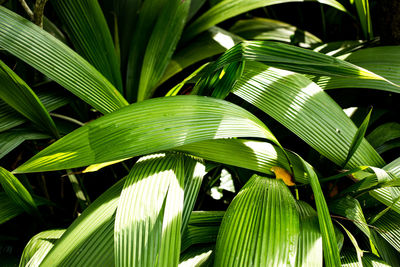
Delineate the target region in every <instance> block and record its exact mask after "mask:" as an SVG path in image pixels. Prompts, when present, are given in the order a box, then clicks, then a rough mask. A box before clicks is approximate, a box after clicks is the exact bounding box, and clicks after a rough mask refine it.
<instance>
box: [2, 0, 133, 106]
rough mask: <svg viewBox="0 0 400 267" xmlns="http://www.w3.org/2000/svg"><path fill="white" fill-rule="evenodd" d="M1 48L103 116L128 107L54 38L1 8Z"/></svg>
mask: <svg viewBox="0 0 400 267" xmlns="http://www.w3.org/2000/svg"><path fill="white" fill-rule="evenodd" d="M0 46H1V47H2V48H4V49H5V50H7V51H8V52H10V53H11V54H13V55H14V56H16V57H18V58H19V59H21V60H23V61H25V62H26V63H28V64H29V65H31V66H32V67H34V68H35V69H37V70H38V71H40V72H42V73H43V74H44V75H46V76H47V77H49V78H50V79H52V80H54V81H56V82H57V83H59V84H60V85H62V86H63V87H65V88H66V89H67V90H69V91H70V92H72V93H73V94H75V95H76V96H78V97H79V98H81V99H82V100H83V101H85V102H87V103H88V104H90V105H91V106H93V107H94V108H96V109H97V110H99V111H100V112H102V113H109V112H112V111H114V110H117V109H119V108H121V107H124V106H126V105H127V104H128V103H127V102H126V100H125V99H124V98H123V97H122V96H121V95H120V94H119V92H118V91H117V90H116V89H115V87H114V86H113V85H112V84H111V83H110V82H109V81H108V80H107V79H106V78H105V77H104V76H103V75H101V74H100V73H99V72H98V71H97V70H96V69H95V68H94V67H93V66H92V65H90V64H89V63H88V62H87V61H86V60H84V59H83V58H82V57H81V56H79V55H78V54H77V53H76V52H74V51H73V50H72V49H70V48H69V47H68V46H66V45H65V44H64V43H62V42H61V41H59V40H57V39H56V38H55V37H53V36H52V35H51V34H49V33H47V32H45V31H44V30H42V29H40V28H39V27H38V26H36V25H35V24H33V23H31V22H29V21H28V20H26V19H24V18H22V17H21V16H19V15H17V14H16V13H13V12H12V11H10V10H8V9H7V8H5V7H3V6H0Z"/></svg>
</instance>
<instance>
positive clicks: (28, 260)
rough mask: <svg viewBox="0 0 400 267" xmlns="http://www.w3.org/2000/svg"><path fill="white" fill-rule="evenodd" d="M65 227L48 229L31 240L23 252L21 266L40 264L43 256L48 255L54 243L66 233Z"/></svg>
mask: <svg viewBox="0 0 400 267" xmlns="http://www.w3.org/2000/svg"><path fill="white" fill-rule="evenodd" d="M64 232H65V230H64V229H56V230H47V231H43V232H40V233H38V234H37V235H35V236H34V237H32V238H31V240H29V242H28V243H27V244H26V246H25V248H24V251H23V252H22V256H21V260H20V262H19V266H21V267H28V266H29V267H36V266H39V265H40V263H41V262H42V260H43V258H44V257H45V256H46V255H47V253H48V252H49V251H50V249H51V248H52V247H53V246H54V243H55V242H56V241H57V240H58V239H60V237H61V236H62V235H63V234H64Z"/></svg>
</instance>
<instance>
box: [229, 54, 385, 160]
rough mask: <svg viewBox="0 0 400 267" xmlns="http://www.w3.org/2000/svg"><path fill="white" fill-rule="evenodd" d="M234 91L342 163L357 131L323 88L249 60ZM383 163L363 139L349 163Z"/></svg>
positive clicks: (292, 74) (302, 77) (294, 75)
mask: <svg viewBox="0 0 400 267" xmlns="http://www.w3.org/2000/svg"><path fill="white" fill-rule="evenodd" d="M232 92H233V93H234V94H235V95H237V96H239V97H241V98H242V99H244V100H246V101H247V102H249V103H251V104H253V105H255V106H256V107H258V108H259V109H261V110H263V111H264V112H265V113H267V114H268V115H269V116H271V117H273V118H274V119H276V120H277V121H278V122H280V123H281V124H283V125H284V126H286V127H287V128H288V129H289V130H291V131H292V132H293V133H295V134H296V135H297V136H299V137H300V138H301V139H303V140H304V141H305V142H307V143H308V144H309V145H310V146H312V147H313V148H314V149H315V150H317V151H318V152H319V153H321V154H322V155H324V156H325V157H327V158H328V159H330V160H331V161H333V162H335V163H336V164H338V165H342V164H343V163H344V162H345V159H346V156H347V151H348V150H349V147H350V145H351V143H352V139H353V137H354V135H355V134H356V132H357V128H356V127H355V125H354V123H353V122H352V121H351V120H350V119H349V118H348V117H347V115H346V114H345V113H344V112H343V110H342V109H341V108H340V107H339V105H338V104H336V103H335V102H334V101H333V100H332V99H331V98H330V97H329V96H328V95H327V94H326V93H325V92H324V91H323V90H321V88H319V87H318V86H317V85H316V84H315V83H313V82H312V81H310V80H309V79H307V78H306V77H304V76H303V75H300V74H297V73H293V72H288V71H284V70H280V69H275V68H271V67H267V66H265V65H263V64H261V63H250V62H247V63H246V68H245V72H244V74H243V76H242V77H241V79H240V80H239V81H238V82H237V83H236V86H235V87H234V88H233V90H232ZM359 165H371V166H382V165H384V161H383V160H382V158H381V157H380V156H379V154H378V153H377V152H376V151H375V150H374V149H373V148H372V147H371V145H369V144H368V142H367V141H366V140H363V141H362V143H361V144H360V146H359V148H358V149H357V151H355V153H354V155H353V157H352V158H351V159H350V161H349V163H348V167H349V168H352V167H357V166H359Z"/></svg>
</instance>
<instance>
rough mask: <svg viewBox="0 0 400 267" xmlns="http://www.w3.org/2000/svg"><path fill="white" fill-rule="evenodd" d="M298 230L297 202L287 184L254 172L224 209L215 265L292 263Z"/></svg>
mask: <svg viewBox="0 0 400 267" xmlns="http://www.w3.org/2000/svg"><path fill="white" fill-rule="evenodd" d="M299 232H300V226H299V214H298V212H297V209H296V202H295V200H294V198H293V196H292V194H291V193H290V191H289V189H288V188H287V187H286V185H285V184H284V183H283V182H282V181H280V180H275V179H269V178H264V177H261V176H258V175H254V176H253V177H252V178H251V179H250V180H249V181H248V182H247V183H246V185H245V186H244V187H243V188H242V190H241V191H240V192H239V193H238V194H237V196H236V197H235V198H234V200H233V201H232V203H231V204H230V206H229V208H228V210H227V211H226V213H225V216H224V219H223V221H222V224H221V227H220V231H219V234H218V240H217V245H216V251H215V265H216V266H281V265H294V264H295V261H296V253H297V245H298V235H299Z"/></svg>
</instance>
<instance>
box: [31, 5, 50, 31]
mask: <svg viewBox="0 0 400 267" xmlns="http://www.w3.org/2000/svg"><path fill="white" fill-rule="evenodd" d="M46 3H47V0H36V3H35V8H34V12H33V22H34V23H35V24H36V25H38V26H39V27H40V28H43V13H44V6H45V5H46Z"/></svg>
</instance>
